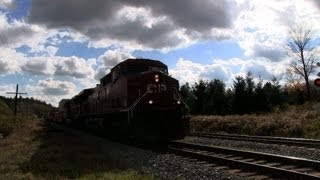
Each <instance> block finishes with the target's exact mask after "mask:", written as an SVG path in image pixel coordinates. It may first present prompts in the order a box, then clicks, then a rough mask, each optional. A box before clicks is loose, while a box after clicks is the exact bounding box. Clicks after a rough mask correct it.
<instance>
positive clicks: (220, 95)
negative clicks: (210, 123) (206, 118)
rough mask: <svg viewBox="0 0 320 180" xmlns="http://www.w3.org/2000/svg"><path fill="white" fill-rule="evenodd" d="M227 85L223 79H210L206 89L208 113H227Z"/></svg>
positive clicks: (206, 109)
mask: <svg viewBox="0 0 320 180" xmlns="http://www.w3.org/2000/svg"><path fill="white" fill-rule="evenodd" d="M227 103H228V101H227V96H226V85H225V83H224V82H223V81H221V80H218V79H214V80H213V81H210V82H209V83H208V86H207V90H206V103H205V104H206V107H205V113H206V114H214V115H225V114H226V113H227Z"/></svg>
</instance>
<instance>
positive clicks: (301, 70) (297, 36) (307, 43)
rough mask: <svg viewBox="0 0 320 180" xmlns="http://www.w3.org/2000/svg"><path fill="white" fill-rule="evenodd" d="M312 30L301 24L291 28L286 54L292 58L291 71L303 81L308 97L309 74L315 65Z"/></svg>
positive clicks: (314, 45)
mask: <svg viewBox="0 0 320 180" xmlns="http://www.w3.org/2000/svg"><path fill="white" fill-rule="evenodd" d="M313 39H314V37H313V35H312V30H311V29H310V28H305V27H303V26H297V27H295V28H293V29H291V32H290V36H289V39H288V42H287V44H286V46H287V54H288V56H289V57H291V58H292V60H293V61H292V64H291V67H290V69H291V71H292V72H294V73H295V74H298V75H299V76H301V77H302V78H303V79H304V81H305V87H306V91H307V96H308V97H310V94H311V93H310V83H309V76H310V74H311V73H312V72H313V71H314V70H315V67H316V55H317V52H316V47H317V44H316V43H315V41H314V40H313Z"/></svg>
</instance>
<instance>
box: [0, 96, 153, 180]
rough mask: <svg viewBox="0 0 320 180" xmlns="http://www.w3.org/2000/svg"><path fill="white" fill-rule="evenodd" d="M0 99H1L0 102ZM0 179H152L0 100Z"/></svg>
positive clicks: (88, 143)
mask: <svg viewBox="0 0 320 180" xmlns="http://www.w3.org/2000/svg"><path fill="white" fill-rule="evenodd" d="M0 103H1V102H0ZM0 111H1V114H0V132H1V133H2V134H3V135H4V138H2V139H0V152H1V153H0V179H73V178H76V179H154V178H153V177H152V176H149V175H144V174H141V173H139V172H137V171H135V170H132V169H127V168H126V165H125V164H123V163H122V161H121V159H117V157H112V156H110V155H108V153H107V152H105V150H104V149H103V148H102V147H101V146H100V145H99V144H95V143H92V142H90V141H87V140H84V139H81V138H79V137H76V136H73V135H71V134H65V133H63V132H59V131H56V130H54V129H50V128H49V127H46V125H45V123H43V122H41V121H40V120H39V119H37V118H36V117H34V116H29V117H25V116H21V115H18V116H17V117H16V118H14V116H13V114H12V112H11V111H10V109H8V108H7V107H6V106H5V105H4V104H2V103H1V104H0Z"/></svg>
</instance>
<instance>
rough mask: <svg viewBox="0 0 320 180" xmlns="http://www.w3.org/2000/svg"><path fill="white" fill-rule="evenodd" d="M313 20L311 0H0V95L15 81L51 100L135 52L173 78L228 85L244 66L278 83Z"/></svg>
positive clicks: (317, 6)
mask: <svg viewBox="0 0 320 180" xmlns="http://www.w3.org/2000/svg"><path fill="white" fill-rule="evenodd" d="M44 2H45V3H44ZM319 19H320V1H317V0H283V1H278V0H270V1H267V2H263V1H260V0H203V1H194V0H183V1H182V0H177V1H170V0H163V1H156V0H150V1H130V0H118V1H111V0H92V1H82V0H68V1H65V0H55V1H49V0H48V1H46V0H0V48H1V50H0V95H1V96H7V95H6V94H5V92H7V91H13V90H14V88H15V84H17V83H19V84H20V87H21V90H22V91H25V92H28V95H29V96H32V97H34V98H37V99H41V100H44V101H47V102H50V103H52V104H53V105H57V103H58V102H59V101H60V100H61V99H62V98H70V97H72V96H74V95H75V94H77V93H78V92H79V91H81V90H82V89H83V88H88V87H94V86H95V84H97V83H98V82H99V81H98V80H99V78H100V77H102V76H103V75H105V74H106V73H108V72H109V70H110V68H111V67H113V66H114V65H116V64H117V63H119V62H121V61H123V60H125V59H127V58H135V57H136V58H140V57H141V58H150V59H157V60H161V61H162V62H164V63H165V64H167V65H168V67H169V73H170V74H171V75H172V76H173V77H175V78H177V79H178V80H179V81H180V84H183V83H186V82H189V83H191V84H192V83H194V82H196V81H197V80H199V79H206V80H212V79H214V78H216V79H221V80H223V81H225V82H226V84H227V86H228V87H231V86H232V82H233V80H234V78H235V77H236V76H239V75H245V74H246V73H247V72H248V71H250V72H252V73H253V75H254V76H256V77H261V78H263V79H264V80H265V81H268V80H270V79H271V77H272V76H276V77H278V78H279V80H280V81H282V82H285V78H283V74H284V73H285V72H286V69H287V68H288V66H289V64H290V62H291V59H290V58H289V57H288V56H287V55H286V51H285V48H284V45H285V42H286V40H287V38H288V35H289V31H290V28H291V27H295V26H296V25H299V24H303V25H304V26H305V27H310V28H312V29H313V31H314V36H315V38H319V36H318V35H319V34H320V33H319V30H320V20H319ZM315 74H316V73H315ZM313 77H314V76H313Z"/></svg>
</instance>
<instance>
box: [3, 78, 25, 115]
mask: <svg viewBox="0 0 320 180" xmlns="http://www.w3.org/2000/svg"><path fill="white" fill-rule="evenodd" d="M7 94H15V95H16V96H15V97H14V116H16V115H17V105H18V94H19V95H20V94H27V93H20V92H19V84H17V87H16V92H7Z"/></svg>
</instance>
